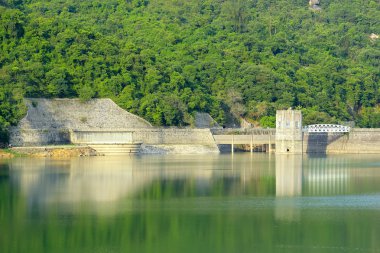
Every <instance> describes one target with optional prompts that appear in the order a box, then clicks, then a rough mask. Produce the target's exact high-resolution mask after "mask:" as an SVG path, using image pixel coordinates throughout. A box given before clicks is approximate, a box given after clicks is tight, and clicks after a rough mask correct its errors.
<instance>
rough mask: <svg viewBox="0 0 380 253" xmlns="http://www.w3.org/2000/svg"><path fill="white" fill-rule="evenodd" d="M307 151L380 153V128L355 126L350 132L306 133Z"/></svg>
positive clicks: (304, 143)
mask: <svg viewBox="0 0 380 253" xmlns="http://www.w3.org/2000/svg"><path fill="white" fill-rule="evenodd" d="M303 152H305V153H326V154H334V153H347V154H350V153H363V154H370V153H380V129H379V128H372V129H371V128H354V129H352V130H351V132H350V133H304V136H303Z"/></svg>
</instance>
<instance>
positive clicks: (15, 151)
mask: <svg viewBox="0 0 380 253" xmlns="http://www.w3.org/2000/svg"><path fill="white" fill-rule="evenodd" d="M80 156H97V154H96V151H95V150H94V149H92V148H90V147H88V146H73V145H59V146H53V145H52V146H48V145H46V146H35V147H13V148H6V149H0V159H9V158H14V157H53V158H70V157H80Z"/></svg>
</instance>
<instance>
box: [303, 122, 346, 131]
mask: <svg viewBox="0 0 380 253" xmlns="http://www.w3.org/2000/svg"><path fill="white" fill-rule="evenodd" d="M350 130H351V128H350V127H348V126H342V125H334V124H315V125H308V126H306V127H304V128H303V132H307V133H348V132H350Z"/></svg>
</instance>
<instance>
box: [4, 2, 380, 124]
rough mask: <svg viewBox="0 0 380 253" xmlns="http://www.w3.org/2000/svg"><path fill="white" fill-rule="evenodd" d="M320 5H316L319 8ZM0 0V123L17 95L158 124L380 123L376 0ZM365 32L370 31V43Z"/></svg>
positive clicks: (11, 113)
mask: <svg viewBox="0 0 380 253" xmlns="http://www.w3.org/2000/svg"><path fill="white" fill-rule="evenodd" d="M319 8H320V10H319ZM319 8H318V9H311V8H310V7H309V2H308V1H307V0H202V1H201V0H107V1H105V0H104V1H101V0H80V1H78V0H39V1H38V0H0V45H1V47H0V101H1V105H0V126H1V128H2V129H3V130H4V129H5V128H6V127H7V126H8V125H9V124H15V123H16V122H17V121H18V120H19V118H20V117H21V116H22V115H23V113H25V109H24V108H23V105H22V103H21V100H22V98H23V97H46V98H53V97H80V98H82V99H84V100H85V99H89V98H91V97H109V98H112V99H113V100H114V101H115V102H117V103H118V104H119V105H120V106H122V107H123V108H125V109H127V110H128V111H130V112H132V113H136V114H138V115H140V116H142V117H144V118H145V119H147V120H149V121H150V122H152V123H153V124H155V125H191V124H192V121H193V117H192V114H193V112H195V111H201V112H208V113H210V114H211V115H212V116H213V117H214V118H215V119H216V120H217V121H219V122H220V123H221V124H225V123H226V122H227V121H231V119H232V118H239V117H240V116H243V117H244V118H246V119H248V120H251V121H253V122H257V123H260V122H261V125H262V126H270V125H271V124H273V119H274V115H275V110H276V109H283V108H288V107H293V108H302V110H303V111H304V121H305V123H313V122H325V123H328V122H337V123H339V122H342V121H352V120H354V121H355V122H356V124H357V125H358V126H361V127H380V107H379V101H380V99H379V92H380V90H379V82H380V39H376V36H375V35H379V34H380V1H378V0H321V2H320V5H319ZM371 34H373V35H372V36H370V35H371Z"/></svg>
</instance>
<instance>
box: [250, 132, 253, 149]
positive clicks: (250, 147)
mask: <svg viewBox="0 0 380 253" xmlns="http://www.w3.org/2000/svg"><path fill="white" fill-rule="evenodd" d="M250 148H251V153H252V152H253V136H252V135H251V146H250Z"/></svg>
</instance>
